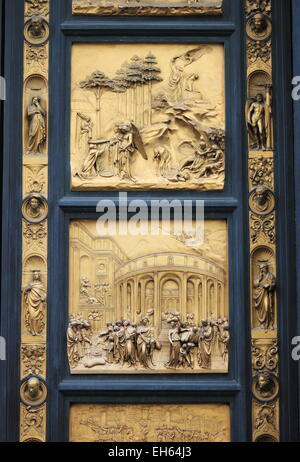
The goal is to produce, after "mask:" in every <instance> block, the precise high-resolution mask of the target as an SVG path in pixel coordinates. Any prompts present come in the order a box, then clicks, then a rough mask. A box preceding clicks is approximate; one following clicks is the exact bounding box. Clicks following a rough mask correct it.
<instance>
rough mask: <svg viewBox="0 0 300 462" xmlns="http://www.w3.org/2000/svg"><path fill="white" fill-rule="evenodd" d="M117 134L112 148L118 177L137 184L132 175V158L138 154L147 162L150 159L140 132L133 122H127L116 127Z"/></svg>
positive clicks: (111, 143) (111, 144) (111, 145)
mask: <svg viewBox="0 0 300 462" xmlns="http://www.w3.org/2000/svg"><path fill="white" fill-rule="evenodd" d="M115 134H116V136H115V138H113V139H112V140H111V142H110V148H112V147H113V149H114V168H115V172H116V175H117V176H119V178H121V179H127V180H130V181H133V182H134V183H135V182H136V181H137V180H136V179H135V178H134V177H133V176H132V174H131V161H132V156H133V155H134V154H135V152H138V153H139V154H141V156H142V157H143V158H144V159H145V160H147V159H148V156H147V154H146V151H145V147H144V143H143V140H142V137H141V135H140V132H139V130H138V128H137V127H136V126H135V125H134V123H133V122H131V121H125V122H121V123H118V124H117V125H116V126H115Z"/></svg>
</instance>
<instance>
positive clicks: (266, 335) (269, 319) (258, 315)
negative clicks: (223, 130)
mask: <svg viewBox="0 0 300 462" xmlns="http://www.w3.org/2000/svg"><path fill="white" fill-rule="evenodd" d="M246 20H247V22H246V34H247V39H246V40H247V64H248V65H247V76H248V80H247V88H248V100H247V104H246V123H247V128H248V141H249V153H248V158H249V209H250V212H249V230H250V263H251V335H252V366H253V367H252V369H253V378H252V394H253V403H252V422H253V441H257V442H258V441H260V442H274V441H279V438H280V427H279V398H278V396H279V381H278V375H279V369H278V345H277V343H278V342H277V337H278V333H277V297H276V289H277V279H276V199H275V195H274V188H275V184H274V128H273V125H274V123H273V109H272V107H273V104H272V98H273V91H272V90H273V85H272V1H271V0H264V1H260V2H259V1H257V0H247V2H246Z"/></svg>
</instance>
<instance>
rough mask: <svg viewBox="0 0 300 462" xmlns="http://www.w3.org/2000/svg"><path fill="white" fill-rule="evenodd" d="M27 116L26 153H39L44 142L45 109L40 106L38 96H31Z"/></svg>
mask: <svg viewBox="0 0 300 462" xmlns="http://www.w3.org/2000/svg"><path fill="white" fill-rule="evenodd" d="M27 117H28V121H29V131H28V146H27V154H37V153H41V152H42V151H41V150H42V146H43V145H44V144H45V142H46V120H45V119H46V111H45V110H44V109H43V108H42V106H41V101H40V98H38V97H34V98H32V103H31V104H30V105H29V106H28V109H27Z"/></svg>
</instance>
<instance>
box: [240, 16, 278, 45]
mask: <svg viewBox="0 0 300 462" xmlns="http://www.w3.org/2000/svg"><path fill="white" fill-rule="evenodd" d="M246 33H247V36H248V38H249V39H250V40H254V41H255V42H265V41H267V40H268V39H269V38H270V37H271V35H272V22H271V20H270V18H268V16H266V15H265V14H263V13H254V14H252V15H251V16H250V18H249V19H248V21H247V24H246Z"/></svg>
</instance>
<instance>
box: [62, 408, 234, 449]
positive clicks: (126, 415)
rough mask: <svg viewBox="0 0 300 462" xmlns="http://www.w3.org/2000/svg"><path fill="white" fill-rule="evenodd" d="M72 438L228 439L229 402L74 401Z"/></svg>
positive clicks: (162, 440)
mask: <svg viewBox="0 0 300 462" xmlns="http://www.w3.org/2000/svg"><path fill="white" fill-rule="evenodd" d="M70 441H71V442H102V443H103V442H110V443H111V442H114V443H117V442H126V443H129V442H130V443H134V442H170V441H172V442H174V443H175V442H176V443H179V442H182V443H192V442H229V441H230V407H229V406H228V405H226V404H73V405H72V406H71V412H70Z"/></svg>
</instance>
